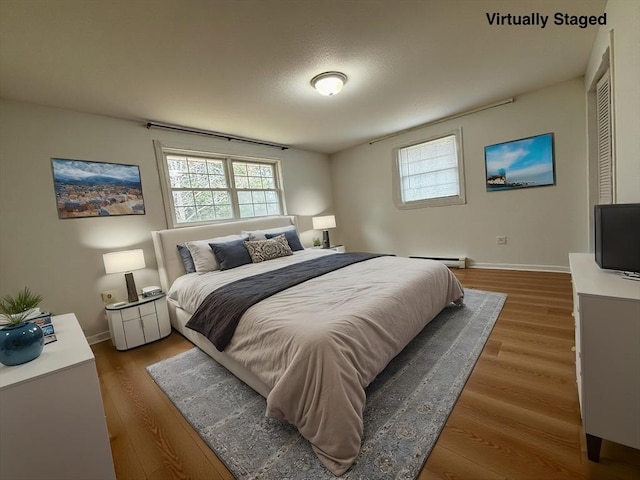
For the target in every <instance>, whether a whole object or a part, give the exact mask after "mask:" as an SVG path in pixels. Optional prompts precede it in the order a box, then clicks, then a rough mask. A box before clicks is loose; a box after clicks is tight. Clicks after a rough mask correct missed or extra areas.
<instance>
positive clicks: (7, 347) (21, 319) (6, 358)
mask: <svg viewBox="0 0 640 480" xmlns="http://www.w3.org/2000/svg"><path fill="white" fill-rule="evenodd" d="M41 301H42V296H40V295H38V294H35V293H32V292H31V290H29V288H28V287H24V289H23V290H22V291H20V292H18V294H16V295H7V296H5V297H2V298H1V299H0V314H1V315H2V319H1V320H2V321H3V323H6V325H5V326H4V327H2V328H1V329H0V363H2V364H3V365H19V364H21V363H26V362H29V361H31V360H33V359H35V358H37V357H38V356H40V354H41V353H42V348H43V347H44V334H43V333H42V329H41V328H40V327H39V326H38V325H36V324H35V323H31V322H29V321H28V318H30V317H31V316H33V315H34V314H37V313H38V308H37V307H38V305H39V304H40V302H41Z"/></svg>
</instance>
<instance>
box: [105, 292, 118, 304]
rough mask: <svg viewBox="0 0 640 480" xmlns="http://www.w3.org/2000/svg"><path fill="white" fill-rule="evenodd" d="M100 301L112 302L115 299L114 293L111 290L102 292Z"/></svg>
mask: <svg viewBox="0 0 640 480" xmlns="http://www.w3.org/2000/svg"><path fill="white" fill-rule="evenodd" d="M102 301H103V302H104V303H113V302H115V301H116V294H115V293H113V292H102Z"/></svg>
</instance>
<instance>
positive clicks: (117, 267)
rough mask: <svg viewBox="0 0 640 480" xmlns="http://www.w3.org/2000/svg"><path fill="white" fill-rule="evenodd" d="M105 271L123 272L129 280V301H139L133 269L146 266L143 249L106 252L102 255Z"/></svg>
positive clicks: (127, 280)
mask: <svg viewBox="0 0 640 480" xmlns="http://www.w3.org/2000/svg"><path fill="white" fill-rule="evenodd" d="M102 261H103V262H104V271H105V272H106V273H123V272H125V274H124V278H125V280H126V282H127V295H128V298H127V299H128V301H129V302H137V301H138V290H137V289H136V282H135V281H134V280H133V273H131V271H132V270H140V269H141V268H144V267H146V265H145V263H144V253H143V251H142V250H141V249H137V250H125V251H122V252H112V253H105V254H104V255H102Z"/></svg>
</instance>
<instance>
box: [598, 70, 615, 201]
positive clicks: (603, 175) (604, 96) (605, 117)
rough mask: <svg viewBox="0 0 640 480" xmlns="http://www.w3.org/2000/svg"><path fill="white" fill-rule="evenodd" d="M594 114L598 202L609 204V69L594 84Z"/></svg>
mask: <svg viewBox="0 0 640 480" xmlns="http://www.w3.org/2000/svg"><path fill="white" fill-rule="evenodd" d="M596 115H597V122H598V124H597V128H598V203H600V204H611V203H613V202H614V183H613V179H614V174H613V149H612V133H613V132H612V128H611V120H612V119H611V82H610V76H609V70H607V71H606V72H605V74H604V75H603V76H602V78H601V79H600V80H599V81H598V84H597V85H596Z"/></svg>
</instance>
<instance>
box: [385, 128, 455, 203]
mask: <svg viewBox="0 0 640 480" xmlns="http://www.w3.org/2000/svg"><path fill="white" fill-rule="evenodd" d="M450 136H453V137H454V138H455V147H456V160H457V163H458V171H457V173H458V189H459V193H458V195H452V196H447V197H436V198H424V199H420V200H413V201H409V202H405V201H403V200H402V178H403V177H402V174H401V171H400V152H401V151H402V150H404V149H406V148H410V147H415V146H417V145H421V144H424V143H429V142H434V141H437V140H441V139H443V138H445V137H450ZM392 156H393V162H392V164H393V201H394V204H395V206H396V208H398V209H401V210H404V209H413V208H428V207H442V206H447V205H463V204H466V203H467V200H466V194H465V177H464V155H463V151H462V129H461V128H456V129H454V130H449V131H446V132H442V133H438V134H435V135H431V136H429V137H427V138H422V139H420V140H416V141H412V142H409V143H406V144H402V145H398V146H396V147H394V148H393V150H392Z"/></svg>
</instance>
